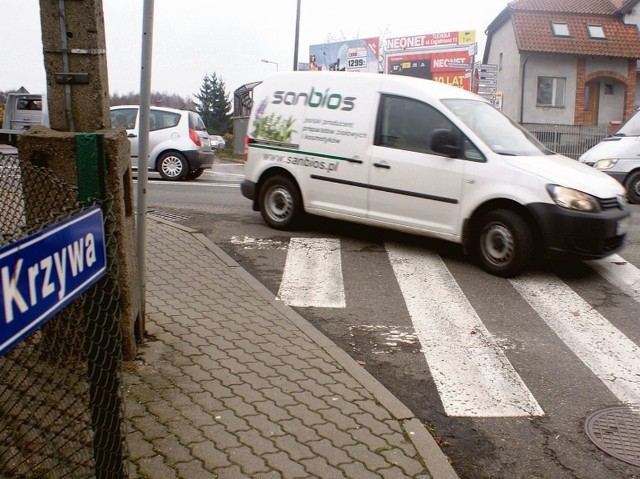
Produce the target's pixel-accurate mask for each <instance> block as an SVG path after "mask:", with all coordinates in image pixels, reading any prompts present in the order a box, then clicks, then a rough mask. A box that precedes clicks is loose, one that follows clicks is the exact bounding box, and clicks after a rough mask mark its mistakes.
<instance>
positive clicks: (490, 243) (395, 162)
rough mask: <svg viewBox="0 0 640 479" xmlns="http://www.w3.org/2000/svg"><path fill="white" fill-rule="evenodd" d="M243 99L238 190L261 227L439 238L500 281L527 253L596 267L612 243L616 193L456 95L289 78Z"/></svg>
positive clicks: (363, 80)
mask: <svg viewBox="0 0 640 479" xmlns="http://www.w3.org/2000/svg"><path fill="white" fill-rule="evenodd" d="M253 98H254V106H253V108H252V113H251V119H250V122H249V125H248V137H247V140H246V150H247V151H246V163H245V179H244V181H243V182H242V185H241V191H242V194H243V195H244V196H245V197H247V198H249V199H251V200H253V208H254V210H259V211H260V212H261V213H262V216H263V218H264V220H265V222H266V223H267V224H268V225H270V226H271V227H273V228H276V229H287V228H291V227H293V226H294V224H295V222H296V220H298V219H299V218H300V216H301V215H302V214H303V213H304V212H306V213H311V214H315V215H321V216H327V217H331V218H338V219H342V220H347V221H354V222H359V223H364V224H368V225H374V226H381V227H387V228H392V229H396V230H400V231H405V232H410V233H416V234H420V235H426V236H431V237H435V238H441V239H445V240H449V241H453V242H456V243H461V244H462V245H463V246H464V251H465V252H468V253H475V254H477V257H478V259H479V261H480V264H481V266H482V267H483V268H485V269H486V270H487V271H489V272H491V273H493V274H496V275H500V276H513V275H516V274H518V273H519V272H520V271H522V270H523V269H524V268H525V267H526V266H527V264H528V263H529V262H530V261H531V260H532V258H534V257H535V256H536V255H537V254H540V253H544V254H546V255H549V256H550V255H562V256H569V257H574V258H600V257H603V256H607V255H609V254H611V253H613V252H615V251H617V250H619V249H620V248H622V246H623V243H624V239H625V231H626V223H627V221H628V217H629V214H630V213H629V207H628V205H627V204H626V201H625V198H624V189H623V188H622V186H621V185H620V184H619V183H618V182H617V181H615V180H614V179H612V178H611V177H609V176H607V175H605V174H603V173H602V172H600V171H597V170H595V169H594V168H590V167H588V166H586V165H582V164H580V163H578V162H577V161H575V160H571V159H569V158H566V157H563V156H560V155H556V154H554V153H552V152H550V151H548V150H547V149H545V147H544V146H542V145H541V144H540V143H539V142H537V141H536V140H535V139H534V138H533V137H532V136H531V135H530V134H529V133H527V132H526V131H525V130H523V129H522V128H520V127H519V126H518V125H517V124H515V123H513V122H512V121H511V120H509V119H508V118H507V117H506V116H504V115H503V114H502V113H500V112H499V111H498V110H496V109H495V108H493V107H492V106H491V105H490V104H489V103H488V102H487V101H485V100H484V99H482V98H480V97H478V96H476V95H474V94H472V93H470V92H468V91H465V90H462V89H459V88H455V87H451V86H447V85H444V84H441V83H435V82H432V81H428V80H422V79H417V78H409V77H402V76H395V75H377V74H375V73H371V74H365V73H336V72H293V73H280V74H275V75H273V76H271V77H269V78H267V79H266V80H265V81H264V82H263V83H262V84H260V85H259V86H257V87H256V88H255V90H254V93H253Z"/></svg>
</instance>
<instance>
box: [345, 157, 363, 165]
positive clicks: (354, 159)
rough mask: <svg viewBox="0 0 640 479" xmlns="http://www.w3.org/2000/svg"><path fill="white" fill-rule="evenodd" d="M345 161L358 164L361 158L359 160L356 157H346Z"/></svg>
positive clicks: (360, 162)
mask: <svg viewBox="0 0 640 479" xmlns="http://www.w3.org/2000/svg"><path fill="white" fill-rule="evenodd" d="M347 161H348V162H349V163H358V164H359V165H361V164H362V160H359V159H358V158H347Z"/></svg>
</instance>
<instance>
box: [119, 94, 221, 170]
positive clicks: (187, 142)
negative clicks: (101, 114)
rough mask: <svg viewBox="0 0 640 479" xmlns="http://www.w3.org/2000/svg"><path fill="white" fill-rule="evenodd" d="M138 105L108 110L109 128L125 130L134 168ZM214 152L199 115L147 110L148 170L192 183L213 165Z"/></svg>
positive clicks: (154, 108)
mask: <svg viewBox="0 0 640 479" xmlns="http://www.w3.org/2000/svg"><path fill="white" fill-rule="evenodd" d="M139 110H140V108H139V106H138V105H122V106H114V107H111V125H112V126H113V127H114V128H116V127H122V128H124V129H125V130H127V136H128V137H129V141H130V143H131V166H132V167H133V169H135V170H137V169H138V137H139V116H140V111H139ZM213 159H214V152H213V149H212V148H211V140H210V138H209V133H207V129H206V128H205V126H204V122H203V121H202V118H201V117H200V115H198V114H197V113H195V112H193V111H186V110H176V109H173V108H161V107H151V109H150V111H149V164H148V169H149V171H157V172H158V173H160V176H162V178H164V179H165V180H172V181H177V180H183V179H187V180H193V179H196V178H198V177H200V176H201V175H202V174H203V173H204V170H206V169H208V168H211V167H212V166H213Z"/></svg>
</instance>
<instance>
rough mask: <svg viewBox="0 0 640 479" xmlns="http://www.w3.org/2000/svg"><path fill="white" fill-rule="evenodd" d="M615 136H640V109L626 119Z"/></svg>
mask: <svg viewBox="0 0 640 479" xmlns="http://www.w3.org/2000/svg"><path fill="white" fill-rule="evenodd" d="M613 136H640V110H638V111H636V112H635V113H634V114H633V115H632V116H631V118H629V119H628V120H627V121H625V122H624V123H623V124H622V126H620V128H619V129H618V131H616V133H615V134H614V135H613Z"/></svg>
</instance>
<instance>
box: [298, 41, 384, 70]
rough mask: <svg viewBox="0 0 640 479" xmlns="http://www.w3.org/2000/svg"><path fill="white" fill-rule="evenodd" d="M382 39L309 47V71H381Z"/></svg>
mask: <svg viewBox="0 0 640 479" xmlns="http://www.w3.org/2000/svg"><path fill="white" fill-rule="evenodd" d="M379 55H380V39H379V38H364V39H358V40H345V41H342V42H334V43H322V44H320V45H311V46H310V47H309V70H312V71H348V72H349V71H358V72H373V73H378V71H379V66H378V65H379V62H378V60H379Z"/></svg>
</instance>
